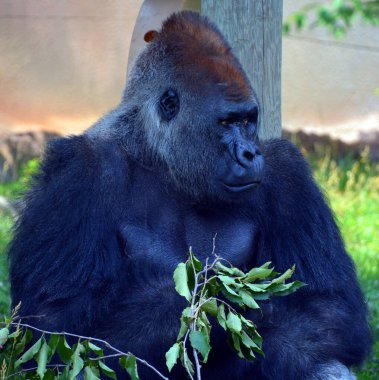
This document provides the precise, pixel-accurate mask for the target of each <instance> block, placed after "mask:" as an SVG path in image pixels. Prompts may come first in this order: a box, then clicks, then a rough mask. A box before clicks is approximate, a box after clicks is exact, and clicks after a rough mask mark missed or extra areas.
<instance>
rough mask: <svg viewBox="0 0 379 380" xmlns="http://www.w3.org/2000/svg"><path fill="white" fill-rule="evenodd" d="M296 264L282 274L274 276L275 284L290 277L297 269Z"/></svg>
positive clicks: (273, 281)
mask: <svg viewBox="0 0 379 380" xmlns="http://www.w3.org/2000/svg"><path fill="white" fill-rule="evenodd" d="M295 268H296V265H294V266H293V267H292V268H291V269H287V270H286V271H285V272H284V273H283V274H282V275H281V276H279V277H277V278H274V279H273V280H272V283H273V284H281V283H283V282H284V281H285V280H287V279H288V278H290V277H291V276H292V275H293V272H294V271H295Z"/></svg>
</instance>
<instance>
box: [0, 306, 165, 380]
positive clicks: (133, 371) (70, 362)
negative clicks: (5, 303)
mask: <svg viewBox="0 0 379 380" xmlns="http://www.w3.org/2000/svg"><path fill="white" fill-rule="evenodd" d="M18 308H19V305H18V306H17V307H16V309H15V310H14V311H13V312H12V316H11V318H10V319H9V320H8V321H6V322H3V323H2V324H3V325H5V327H3V328H2V329H0V354H1V357H2V361H1V363H2V365H1V369H0V378H1V380H5V379H13V378H17V379H20V378H22V379H24V378H31V377H33V375H35V374H36V375H37V378H39V379H43V380H50V379H56V380H65V379H70V380H73V379H76V377H77V376H78V375H79V374H80V373H83V374H84V378H85V379H86V380H100V373H102V374H104V375H105V376H107V377H109V378H111V379H115V380H116V379H117V377H116V372H115V371H114V370H113V369H111V368H110V367H108V366H107V365H106V364H105V362H104V360H106V359H109V358H114V357H116V358H119V364H120V366H121V367H122V368H123V369H125V370H126V372H127V373H128V375H129V376H130V378H131V379H132V380H139V376H138V371H137V362H138V363H141V364H143V365H145V366H147V367H148V368H150V369H151V370H152V371H153V372H155V373H156V375H157V376H158V377H160V378H162V379H164V380H168V378H167V377H166V376H164V375H163V374H162V373H161V372H159V371H158V370H157V369H156V368H155V367H153V366H152V365H151V364H149V363H148V362H147V361H146V360H144V359H141V358H139V357H137V356H135V355H133V354H132V353H130V352H123V351H121V350H119V349H117V348H116V347H114V346H112V345H111V344H110V343H108V342H107V341H105V340H102V339H98V338H93V337H87V336H82V335H78V334H72V333H68V332H59V333H58V332H53V331H47V330H42V329H39V328H37V327H34V326H32V325H29V324H26V323H21V321H20V320H19V321H18V322H15V321H14V320H15V319H17V317H16V314H17V311H18V310H17V309H18ZM12 327H13V328H15V331H14V332H12V333H11V332H10V330H11V328H12ZM32 331H35V332H38V333H40V334H41V336H40V338H39V339H38V340H37V341H35V342H33V344H32V345H30V343H31V342H32V338H33V333H32ZM47 337H49V338H47ZM66 337H72V338H75V339H78V342H77V343H76V344H74V345H73V346H70V345H69V343H68V342H67V340H66ZM95 343H97V344H99V345H101V346H102V347H105V348H107V349H108V350H110V351H111V352H112V354H107V355H104V349H103V348H101V347H99V346H98V345H96V344H95ZM25 349H26V350H25ZM54 354H56V355H58V356H59V359H60V361H61V363H55V364H49V363H50V362H51V361H52V359H53V356H54ZM54 359H55V358H54ZM31 360H34V361H35V362H36V363H37V366H36V367H31V366H28V367H27V368H22V365H23V364H25V363H28V362H30V361H31ZM55 361H56V359H55ZM33 378H34V377H33Z"/></svg>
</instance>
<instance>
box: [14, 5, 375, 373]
mask: <svg viewBox="0 0 379 380" xmlns="http://www.w3.org/2000/svg"><path fill="white" fill-rule="evenodd" d="M145 38H146V40H147V41H148V42H149V43H148V45H147V47H146V49H145V50H144V51H143V52H142V54H141V55H140V56H139V58H138V59H137V61H136V64H135V65H134V68H133V69H132V72H131V74H130V77H129V80H128V83H127V86H126V89H125V92H124V95H123V98H122V100H121V103H120V105H119V106H118V107H117V108H116V109H115V110H113V111H112V112H110V113H109V114H107V115H106V116H105V117H103V118H102V119H100V120H99V121H98V122H97V123H96V124H95V125H94V126H93V127H92V128H90V129H89V130H87V131H86V132H85V133H84V134H83V135H80V136H74V137H69V138H61V139H57V140H55V141H53V142H52V143H50V145H49V146H48V147H47V149H46V153H45V157H44V160H43V163H42V166H41V171H40V174H39V175H38V177H37V178H36V181H35V184H34V186H33V188H32V189H31V191H30V192H29V194H28V195H27V197H26V206H25V209H24V211H23V214H22V216H21V217H20V219H19V222H18V225H17V230H16V234H15V238H14V240H13V242H12V244H11V246H10V265H11V267H10V279H11V287H12V300H13V304H17V303H18V302H19V301H20V300H21V301H22V307H21V311H20V315H21V316H22V315H24V316H28V315H33V316H40V317H39V318H33V323H34V324H35V325H37V326H39V327H41V328H44V329H48V330H54V331H68V332H73V333H79V334H82V335H89V336H94V337H98V338H102V339H106V340H108V341H109V342H110V343H111V344H113V345H114V346H116V347H118V348H120V349H122V350H124V351H128V350H130V351H131V352H133V353H134V354H136V355H137V356H140V357H143V358H144V359H146V360H147V361H148V362H150V363H152V364H153V365H154V366H156V367H157V368H159V369H160V370H161V371H162V372H167V371H166V369H165V358H164V354H165V352H166V351H167V350H168V348H169V347H170V346H171V345H172V344H173V343H174V342H175V339H176V336H177V333H178V329H179V317H180V314H181V311H182V309H183V307H184V305H183V301H182V299H183V298H182V297H180V296H179V295H178V294H177V293H176V292H175V289H174V283H173V279H172V275H173V271H174V269H175V267H176V265H177V264H178V263H179V262H181V261H185V260H186V258H187V252H188V247H189V246H192V247H193V250H194V252H196V254H197V255H198V256H199V257H200V258H201V259H202V260H205V258H206V257H207V256H209V255H210V253H211V251H212V239H213V237H214V236H215V234H216V233H217V240H216V246H217V253H218V254H219V255H221V256H223V257H224V258H226V259H228V260H229V261H230V262H231V263H232V264H233V265H235V266H237V267H241V268H243V269H247V268H250V267H253V266H257V265H261V264H263V263H264V262H266V261H272V262H273V265H275V268H276V270H277V271H279V272H282V271H284V270H286V269H288V268H289V267H291V266H292V265H293V264H294V263H296V265H297V269H296V272H295V277H297V279H299V280H301V281H303V282H305V283H306V284H308V286H306V287H304V288H302V289H301V290H300V291H298V292H296V293H295V294H293V295H290V296H287V297H278V298H274V299H272V300H271V301H270V302H268V303H267V304H264V305H262V307H263V311H264V313H263V317H260V318H258V319H257V318H256V319H255V321H256V323H257V325H258V330H259V331H260V333H261V334H262V336H263V339H264V343H263V349H264V352H265V358H258V359H257V360H256V361H255V362H254V363H248V362H245V361H242V360H241V359H239V358H238V357H237V355H235V354H234V353H233V352H232V351H231V350H230V349H229V348H228V346H227V345H226V343H225V336H224V335H223V334H222V332H221V331H218V330H217V329H214V331H212V334H213V335H212V341H211V342H212V346H213V349H212V352H211V356H210V359H209V362H208V364H206V365H205V366H204V368H203V377H204V378H205V379H207V380H212V379H223V380H227V379H230V380H231V379H233V380H235V379H255V380H260V379H270V380H281V379H283V380H292V379H294V380H297V379H298V380H303V379H309V380H316V379H354V375H353V374H352V372H351V371H350V370H349V368H350V367H351V366H355V365H359V364H361V363H362V361H363V360H364V358H365V356H366V355H367V353H368V351H369V346H370V333H369V329H368V325H367V320H366V307H365V303H364V300H363V297H362V294H361V291H360V288H359V285H358V282H357V278H356V274H355V271H354V266H353V264H352V262H351V260H350V258H349V257H348V256H347V254H346V252H345V249H344V245H343V242H342V240H341V236H340V233H339V231H338V228H337V227H336V224H335V222H334V219H333V215H332V213H331V211H330V209H329V207H328V206H327V204H326V202H325V200H324V198H323V196H322V194H321V192H320V191H319V189H318V188H317V186H316V184H315V183H314V181H313V180H312V177H311V173H310V170H309V168H308V165H307V164H306V163H305V161H304V159H303V157H302V156H301V154H300V153H299V151H298V150H297V149H296V148H295V147H294V146H293V145H291V144H290V143H289V142H287V141H284V140H271V141H267V142H262V143H260V142H259V141H258V137H257V124H258V119H259V106H258V102H257V99H256V97H255V95H254V92H253V90H252V87H251V85H250V83H249V82H248V80H247V77H246V75H245V73H244V71H243V69H242V67H241V65H240V64H239V62H238V61H237V59H236V58H235V56H234V55H233V53H232V52H231V49H230V47H229V45H228V44H227V42H226V41H225V39H224V38H223V36H222V35H221V34H220V32H219V31H218V30H217V28H216V27H215V26H214V25H212V24H211V23H210V22H209V21H208V20H207V19H205V18H202V17H200V16H199V15H198V14H196V13H192V12H182V13H178V14H174V15H173V16H171V17H170V18H168V19H167V20H166V21H165V22H164V24H163V26H162V29H161V30H160V31H159V32H150V33H148V34H146V36H145ZM111 364H112V363H111ZM178 367H179V366H178ZM145 370H146V369H145V368H143V366H140V367H139V371H140V375H141V379H152V378H155V377H154V376H155V375H154V373H152V372H151V371H147V370H146V372H145ZM170 378H172V379H185V378H186V376H185V374H184V371H182V369H181V368H174V372H173V373H172V374H171V375H170Z"/></svg>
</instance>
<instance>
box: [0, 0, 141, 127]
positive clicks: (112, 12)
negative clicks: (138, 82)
mask: <svg viewBox="0 0 379 380" xmlns="http://www.w3.org/2000/svg"><path fill="white" fill-rule="evenodd" d="M141 3H142V0H107V1H103V0H80V1H78V0H59V1H56V0H38V1H35V0H0V52H1V54H0V131H6V130H9V129H12V130H25V129H39V128H44V129H52V130H58V131H62V132H64V133H75V132H78V131H80V130H83V129H84V128H87V127H88V126H89V125H90V124H91V123H92V122H93V121H95V120H96V119H97V118H98V117H99V116H101V115H102V114H103V113H104V112H106V111H107V110H109V109H110V108H112V107H114V106H115V105H117V104H118V102H119V99H120V96H121V92H122V90H123V87H124V84H125V80H126V65H127V58H128V51H129V44H130V39H131V35H132V32H133V28H134V23H135V20H136V18H137V15H138V11H139V8H140V5H141Z"/></svg>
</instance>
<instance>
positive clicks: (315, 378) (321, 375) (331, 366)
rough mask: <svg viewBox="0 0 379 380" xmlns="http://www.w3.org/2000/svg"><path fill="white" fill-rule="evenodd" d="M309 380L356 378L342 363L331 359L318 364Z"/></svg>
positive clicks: (350, 379) (349, 379) (354, 379)
mask: <svg viewBox="0 0 379 380" xmlns="http://www.w3.org/2000/svg"><path fill="white" fill-rule="evenodd" d="M309 380H356V377H355V376H354V374H353V373H352V372H351V371H350V370H349V369H348V368H347V367H346V366H344V365H343V364H342V363H340V362H337V361H333V362H330V363H327V364H320V365H318V366H317V367H316V370H315V373H314V374H313V375H312V376H311V377H310V378H309Z"/></svg>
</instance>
